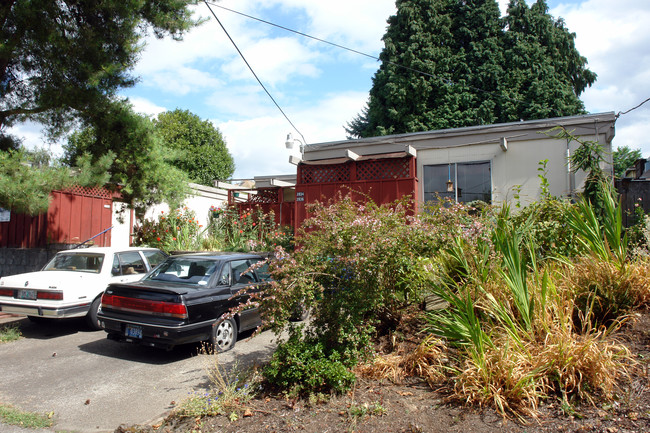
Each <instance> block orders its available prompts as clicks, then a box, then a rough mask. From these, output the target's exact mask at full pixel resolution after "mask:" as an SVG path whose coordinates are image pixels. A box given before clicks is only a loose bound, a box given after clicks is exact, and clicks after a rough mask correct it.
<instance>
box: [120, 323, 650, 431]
mask: <svg viewBox="0 0 650 433" xmlns="http://www.w3.org/2000/svg"><path fill="white" fill-rule="evenodd" d="M616 338H618V339H619V341H621V342H623V343H624V344H626V345H627V346H628V347H629V349H630V351H631V352H632V354H633V357H634V360H635V361H636V362H635V363H634V364H633V365H631V366H630V370H629V371H630V378H629V380H628V381H627V382H625V383H620V384H619V386H620V389H619V392H618V393H617V400H616V401H615V402H613V403H611V402H610V403H600V404H596V405H589V404H586V405H583V406H579V407H573V408H572V410H571V411H570V412H569V413H567V412H568V411H563V409H562V405H561V404H560V402H559V401H552V402H550V403H546V404H545V405H543V406H542V407H541V408H540V410H539V417H538V418H537V419H528V420H527V421H526V423H522V422H519V421H516V420H513V419H504V418H503V417H502V416H501V415H499V414H498V413H497V412H495V411H494V410H492V409H490V408H484V409H481V408H476V407H465V406H463V405H460V404H458V403H451V402H448V401H447V399H446V396H445V394H444V393H443V392H436V391H434V390H432V389H431V387H429V386H428V385H427V384H426V383H423V382H421V381H415V380H413V381H410V382H409V383H403V384H399V385H396V384H393V383H390V382H385V381H372V380H366V379H360V380H359V381H358V383H357V385H356V387H355V389H354V390H352V391H350V392H349V393H348V394H346V395H344V396H339V397H335V398H331V399H329V400H328V401H327V402H324V403H314V402H312V403H311V404H310V403H309V402H307V401H303V400H298V401H291V400H287V399H286V398H280V397H277V396H271V395H267V396H261V397H259V398H257V399H255V400H253V401H251V402H250V403H247V405H246V407H245V408H243V409H244V410H243V413H242V414H243V416H242V417H240V418H239V419H238V420H236V421H230V420H229V419H228V418H227V417H225V416H218V417H210V418H202V419H198V418H197V419H194V418H190V419H187V418H185V419H178V418H176V417H174V416H173V415H172V416H170V417H168V418H167V419H166V420H165V421H164V422H163V423H162V424H160V425H156V426H120V427H119V428H118V429H116V430H115V432H116V433H126V432H139V433H144V432H147V433H149V432H165V433H180V432H203V433H217V432H219V433H221V432H223V433H235V432H246V433H272V432H275V433H288V432H306V433H326V432H331V433H339V432H340V433H344V432H345V433H347V432H359V433H366V432H367V433H370V432H381V433H393V432H395V433H419V432H422V433H425V432H427V433H428V432H432V433H436V432H445V433H453V432H459V433H461V432H462V433H464V432H472V433H491V432H495V433H496V432H499V433H524V432H525V433H542V432H604V433H632V432H638V433H642V432H650V376H649V375H648V372H649V369H650V312H648V311H646V312H644V313H642V314H639V315H638V316H637V317H635V318H634V319H633V320H631V321H629V322H628V324H627V325H625V326H624V327H623V328H622V330H621V331H619V332H618V334H617V335H616Z"/></svg>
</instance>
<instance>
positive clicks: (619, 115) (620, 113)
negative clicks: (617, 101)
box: [616, 98, 650, 119]
mask: <svg viewBox="0 0 650 433" xmlns="http://www.w3.org/2000/svg"><path fill="white" fill-rule="evenodd" d="M648 101H650V98H647V99H646V100H645V101H643V102H642V103H640V104H639V105H637V106H636V107H633V108H630V109H629V110H627V111H623V112H620V111H619V112H618V114H617V115H616V118H617V119H618V118H619V117H621V116H622V115H624V114H627V113H629V112H630V111H634V110H636V109H637V108H639V107H640V106H642V105H643V104H645V103H646V102H648Z"/></svg>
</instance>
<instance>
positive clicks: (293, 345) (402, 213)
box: [260, 196, 489, 392]
mask: <svg viewBox="0 0 650 433" xmlns="http://www.w3.org/2000/svg"><path fill="white" fill-rule="evenodd" d="M308 211H309V214H310V215H311V217H310V218H309V219H307V220H306V221H305V223H304V225H303V229H302V230H301V231H300V235H299V238H298V239H297V245H298V246H297V247H296V251H295V252H294V253H291V254H290V253H288V252H286V251H285V250H284V249H283V248H277V249H276V251H275V256H274V258H273V259H272V260H271V261H270V263H269V268H270V271H271V273H272V276H273V278H274V281H273V282H272V283H271V285H270V287H269V288H268V290H266V292H265V293H264V294H263V297H261V298H260V301H261V306H260V308H261V310H262V315H263V319H264V320H265V323H266V324H267V326H269V327H271V328H273V329H275V330H278V331H279V330H283V329H285V326H286V324H287V323H288V320H289V319H290V318H291V316H293V315H295V311H296V310H295V306H296V305H301V306H303V307H304V308H306V309H309V310H310V311H311V317H312V320H311V321H310V322H309V325H308V326H307V327H306V328H305V329H304V330H303V331H301V332H300V333H299V335H295V334H294V332H289V335H290V337H289V339H288V340H287V341H284V342H282V343H281V344H280V349H279V350H278V352H277V353H276V355H274V362H275V363H277V364H278V365H283V366H284V367H283V368H286V369H288V370H289V371H294V372H298V371H299V372H300V374H299V376H300V380H299V381H297V382H300V383H301V384H302V385H300V386H303V387H304V385H305V384H308V383H311V382H312V380H311V378H309V377H305V375H309V371H311V370H309V371H305V370H304V369H301V368H297V367H296V368H294V367H293V366H292V362H297V361H296V357H295V356H290V355H291V354H293V353H296V351H298V352H300V350H298V349H300V348H304V347H305V346H310V347H311V346H315V345H316V344H317V345H318V347H319V352H318V353H322V354H325V356H326V357H327V358H328V359H330V360H336V363H337V365H339V366H340V365H343V366H345V367H348V368H349V367H351V366H353V365H355V364H356V363H357V362H358V361H359V360H361V359H362V358H364V357H365V356H366V355H367V354H369V347H370V344H369V343H370V339H371V338H372V336H373V335H376V333H377V332H379V333H382V334H383V333H388V332H391V331H392V330H394V329H395V328H396V325H397V323H399V321H400V319H401V316H402V315H403V314H404V312H405V311H407V308H408V307H409V306H412V305H415V304H419V303H421V302H422V300H423V296H424V295H425V293H426V289H427V284H428V282H427V281H426V280H425V279H423V278H419V277H418V275H421V274H422V271H421V270H420V268H421V267H423V266H425V261H424V260H423V257H430V256H432V255H434V254H435V253H436V252H437V251H438V249H439V248H440V247H441V246H443V245H444V244H445V243H446V242H450V241H451V240H453V239H456V238H457V237H458V236H464V237H467V239H468V240H469V241H472V242H476V239H477V238H481V237H485V238H489V236H488V235H487V234H485V233H484V231H486V229H485V227H487V225H486V224H484V223H482V222H481V221H480V216H472V215H471V214H470V212H471V211H472V208H470V207H468V206H464V205H458V206H453V207H449V208H447V207H445V206H440V207H439V208H436V209H433V210H432V211H431V212H430V213H428V214H426V215H422V216H419V215H413V204H412V202H410V200H409V199H403V200H400V201H396V202H394V203H391V204H388V205H382V206H378V205H376V204H375V203H374V202H372V201H371V200H369V201H368V202H366V203H359V202H356V201H354V200H352V198H351V197H350V196H346V197H338V198H337V200H336V201H335V202H333V203H330V204H322V203H316V204H314V205H311V206H310V208H309V209H308ZM451 219H454V220H463V221H464V223H463V224H455V223H454V222H455V221H452V220H451ZM440 221H445V222H446V223H444V224H440ZM287 346H288V347H287ZM309 353H312V352H309ZM314 353H315V352H314ZM283 355H286V356H284V357H283ZM306 357H307V354H305V355H304V356H302V357H301V358H300V359H301V361H300V362H301V363H311V362H312V360H307V359H305V358H306ZM308 361H309V362H308ZM332 362H334V361H332ZM319 365H320V364H319ZM332 368H333V369H332V370H328V369H326V368H325V367H323V366H321V367H319V370H320V371H323V372H324V371H327V372H328V373H327V374H330V373H332V374H334V373H333V372H334V371H339V370H338V368H339V367H336V368H334V366H332ZM271 373H273V377H269V380H270V381H271V382H273V381H277V380H279V379H278V377H276V376H278V374H277V372H275V370H273V371H272V370H269V374H271ZM296 374H298V373H296ZM314 374H316V373H314ZM335 375H338V373H336V374H335ZM282 380H288V379H287V378H286V377H284V376H282ZM297 382H296V383H297ZM316 382H319V381H316ZM343 383H344V384H346V386H348V385H350V384H351V382H345V381H344V382H343ZM319 384H321V385H322V384H323V381H320V382H319ZM343 388H344V387H338V386H337V387H332V389H335V390H336V391H342V390H343ZM300 391H302V392H310V391H315V390H314V389H311V390H309V389H303V388H301V389H300ZM318 391H323V390H322V389H321V388H318Z"/></svg>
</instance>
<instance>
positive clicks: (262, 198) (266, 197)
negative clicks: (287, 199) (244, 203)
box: [248, 188, 280, 204]
mask: <svg viewBox="0 0 650 433" xmlns="http://www.w3.org/2000/svg"><path fill="white" fill-rule="evenodd" d="M256 192H257V194H250V195H249V196H248V202H249V203H255V204H265V203H269V204H270V203H279V202H280V189H279V188H268V189H267V188H260V189H258V190H257V191H256Z"/></svg>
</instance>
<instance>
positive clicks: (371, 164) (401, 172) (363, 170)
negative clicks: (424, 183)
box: [357, 158, 412, 180]
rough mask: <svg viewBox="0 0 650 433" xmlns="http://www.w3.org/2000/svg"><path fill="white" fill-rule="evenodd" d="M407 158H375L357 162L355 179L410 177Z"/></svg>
mask: <svg viewBox="0 0 650 433" xmlns="http://www.w3.org/2000/svg"><path fill="white" fill-rule="evenodd" d="M409 168H410V165H409V158H394V159H375V160H369V161H359V162H357V180H382V179H403V178H409V177H412V176H411V173H410V170H409Z"/></svg>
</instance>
